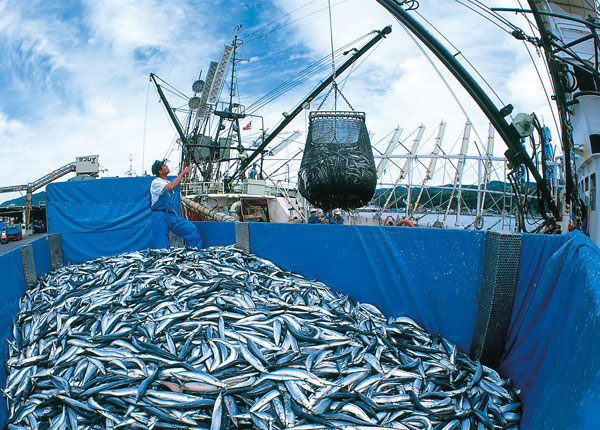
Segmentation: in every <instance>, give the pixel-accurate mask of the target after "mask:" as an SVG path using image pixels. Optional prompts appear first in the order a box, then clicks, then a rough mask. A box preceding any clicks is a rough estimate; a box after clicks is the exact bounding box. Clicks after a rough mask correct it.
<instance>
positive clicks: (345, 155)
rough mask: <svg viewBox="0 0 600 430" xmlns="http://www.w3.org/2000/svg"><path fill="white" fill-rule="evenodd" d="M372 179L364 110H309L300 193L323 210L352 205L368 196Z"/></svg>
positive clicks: (361, 202) (354, 205) (375, 180)
mask: <svg viewBox="0 0 600 430" xmlns="http://www.w3.org/2000/svg"><path fill="white" fill-rule="evenodd" d="M376 183H377V174H376V171H375V161H374V160H373V151H372V149H371V141H370V139H369V133H368V131H367V126H366V124H365V114H364V112H354V111H351V112H350V111H348V112H311V113H310V117H309V129H308V136H307V139H306V146H305V147H304V155H303V157H302V163H301V165H300V170H299V171H298V189H299V191H300V194H302V196H303V197H304V198H306V199H307V200H308V201H309V202H310V203H312V204H313V205H314V206H317V207H320V208H322V209H323V210H326V211H327V210H331V209H333V208H342V209H355V208H358V207H361V206H364V205H365V204H367V203H368V202H369V201H370V200H371V198H372V197H373V194H374V192H375V186H376Z"/></svg>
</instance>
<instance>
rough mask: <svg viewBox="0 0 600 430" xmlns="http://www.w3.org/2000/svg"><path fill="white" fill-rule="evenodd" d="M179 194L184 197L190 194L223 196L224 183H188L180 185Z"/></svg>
mask: <svg viewBox="0 0 600 430" xmlns="http://www.w3.org/2000/svg"><path fill="white" fill-rule="evenodd" d="M181 193H182V194H183V195H184V196H188V195H192V194H224V193H225V183H224V182H214V181H213V182H203V181H190V182H185V183H182V184H181Z"/></svg>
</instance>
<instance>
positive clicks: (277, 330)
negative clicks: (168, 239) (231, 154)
mask: <svg viewBox="0 0 600 430" xmlns="http://www.w3.org/2000/svg"><path fill="white" fill-rule="evenodd" d="M13 333H14V337H15V342H13V343H11V344H10V345H11V346H10V348H9V358H8V360H7V369H8V373H7V374H8V376H7V384H6V387H5V388H4V390H3V393H4V395H5V396H6V398H7V401H8V409H9V418H8V424H10V425H11V428H25V427H26V428H40V429H46V428H49V426H50V427H51V428H77V429H105V428H149V427H153V428H195V427H197V428H211V429H213V428H214V429H218V430H221V429H226V428H252V427H253V428H268V429H270V430H273V429H283V428H289V427H292V426H296V427H297V428H307V429H315V428H338V427H356V428H358V427H365V428H372V429H374V428H407V429H421V428H423V429H425V428H436V429H441V428H445V429H450V428H479V427H481V426H483V427H485V428H505V429H516V428H518V425H519V419H520V411H521V405H520V403H519V400H518V397H517V394H518V393H517V390H515V389H514V388H513V387H512V385H511V383H510V381H504V380H502V379H501V378H500V377H499V375H498V374H497V373H496V372H495V371H494V370H492V369H489V368H487V367H485V366H482V365H481V364H479V363H476V362H474V361H472V360H470V359H469V357H468V356H466V355H465V354H463V353H461V352H460V351H458V350H457V349H456V347H455V346H454V345H452V344H451V343H450V342H448V341H447V340H445V339H443V338H441V337H439V336H435V337H434V336H430V335H429V334H427V333H426V332H425V331H424V330H423V329H421V328H420V327H419V326H418V325H417V324H416V323H415V322H414V321H412V320H410V319H409V318H406V317H399V318H395V319H394V318H390V319H387V318H386V317H385V316H384V315H383V314H382V313H381V312H380V311H379V310H378V309H377V308H376V307H375V306H373V305H370V304H361V303H356V302H353V301H352V300H351V299H350V298H348V297H346V296H343V295H340V294H337V293H334V292H333V291H332V290H330V289H329V288H328V287H326V286H325V285H324V284H322V283H320V282H316V281H311V280H308V279H306V278H303V277H302V276H300V275H298V274H295V273H292V272H289V271H284V270H283V269H281V268H279V267H277V266H275V265H274V264H273V263H272V262H269V261H267V260H264V259H261V258H258V257H256V256H254V255H250V254H246V253H243V252H241V251H239V250H237V249H235V248H233V247H214V248H208V249H203V250H196V249H185V248H171V249H165V250H145V251H139V252H130V253H126V254H122V255H119V256H114V257H104V258H99V259H96V260H92V261H89V262H85V263H82V264H80V265H77V266H66V267H62V268H60V269H57V270H54V271H53V272H50V273H48V274H47V275H45V276H44V277H43V278H42V279H41V280H40V281H39V283H38V284H37V285H36V286H35V287H33V288H32V289H30V290H28V291H27V293H26V295H25V297H23V299H22V300H21V303H20V312H19V314H18V315H17V318H16V322H15V325H14V327H13Z"/></svg>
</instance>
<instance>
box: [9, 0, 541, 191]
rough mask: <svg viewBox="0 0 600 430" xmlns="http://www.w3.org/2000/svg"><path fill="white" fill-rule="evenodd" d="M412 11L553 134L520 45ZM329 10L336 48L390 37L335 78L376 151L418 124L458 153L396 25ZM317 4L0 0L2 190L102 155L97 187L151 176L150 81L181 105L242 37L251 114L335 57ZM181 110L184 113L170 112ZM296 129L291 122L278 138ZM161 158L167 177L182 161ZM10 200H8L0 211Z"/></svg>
mask: <svg viewBox="0 0 600 430" xmlns="http://www.w3.org/2000/svg"><path fill="white" fill-rule="evenodd" d="M420 3H421V7H420V8H419V11H418V12H419V13H420V14H421V15H422V16H424V17H426V18H427V20H428V21H430V22H431V23H432V24H433V25H434V26H435V29H437V30H440V31H441V32H442V33H443V34H444V35H445V36H446V37H448V39H449V40H451V41H452V42H453V43H455V44H456V46H457V47H458V49H459V50H460V52H461V56H462V55H464V56H465V57H467V58H468V59H469V61H471V62H472V63H473V64H475V66H476V67H477V68H478V70H479V71H480V72H481V73H482V74H483V76H485V78H486V80H487V81H489V82H490V83H492V84H493V85H494V87H495V89H496V90H497V91H498V93H499V94H500V96H501V97H502V98H503V101H504V102H505V103H509V102H510V103H512V104H513V105H515V108H516V111H518V112H534V111H535V112H537V113H538V115H540V116H541V117H542V118H543V119H544V120H546V122H551V115H550V111H549V109H548V107H547V105H546V102H545V100H544V95H543V92H542V91H541V87H540V84H539V82H537V78H536V76H535V71H534V70H533V69H532V68H531V67H530V65H529V64H528V58H529V57H528V54H527V51H526V50H525V49H524V47H523V44H521V43H519V42H517V41H516V40H515V39H514V38H511V37H509V36H507V35H506V33H504V32H502V31H500V29H498V28H497V27H496V26H494V25H491V24H490V23H489V22H488V21H486V20H484V19H483V18H481V16H478V15H476V14H473V13H471V12H469V11H468V10H467V9H465V8H464V7H462V6H460V5H459V4H457V3H456V2H453V1H449V0H422V1H421V2H420ZM496 3H498V2H496ZM500 3H502V6H511V5H516V3H517V2H516V1H512V0H511V1H508V0H506V1H502V2H500ZM331 4H332V22H333V39H334V46H335V47H336V48H338V47H340V46H343V45H345V44H346V43H349V42H350V41H352V40H354V39H357V38H358V37H361V36H363V35H365V34H366V33H368V32H369V31H371V30H374V29H381V28H383V27H384V26H386V25H392V27H393V33H392V34H391V35H390V36H389V37H388V39H387V40H385V41H384V42H383V43H381V44H380V46H379V47H378V48H377V49H375V50H374V51H373V52H372V54H371V55H369V56H368V58H366V60H364V62H362V64H361V66H360V68H358V69H356V71H354V72H353V73H352V75H351V76H350V77H349V78H348V79H347V81H344V80H343V78H342V81H343V83H342V85H343V91H344V94H345V95H346V96H347V97H348V99H349V100H350V101H351V103H352V104H353V106H354V107H355V108H356V109H357V110H362V111H365V112H366V113H367V123H368V126H369V128H370V130H371V131H372V132H373V133H374V138H373V143H377V142H378V141H379V140H380V139H382V138H384V137H385V136H386V135H388V134H389V133H390V132H391V131H392V130H393V129H394V128H395V127H396V126H397V125H401V126H402V127H404V128H405V130H406V131H405V136H408V135H409V134H410V133H411V132H413V131H414V130H415V129H416V127H418V126H419V125H420V124H421V123H423V124H425V125H426V126H427V127H428V129H427V132H426V135H427V136H430V135H431V134H432V133H433V132H434V131H435V127H436V126H437V124H439V122H440V120H441V119H444V120H445V121H447V122H448V128H447V134H446V136H447V137H446V140H447V145H448V151H447V152H449V153H451V152H452V151H454V152H456V142H457V140H458V139H459V136H460V133H461V131H462V128H463V126H464V122H465V121H466V118H465V116H464V114H463V113H462V112H461V108H460V107H459V106H458V105H457V103H456V101H455V99H454V96H453V95H452V93H451V92H450V91H449V90H448V88H447V87H446V85H445V84H444V82H443V81H442V79H440V77H439V76H438V74H437V73H436V71H435V69H434V68H433V67H431V65H430V64H429V62H428V60H427V59H426V58H425V57H424V56H423V55H422V54H421V53H420V51H419V50H418V49H417V48H416V46H415V44H414V43H413V41H412V40H411V39H410V38H409V37H408V35H407V34H406V32H405V31H404V30H403V29H402V28H401V26H400V24H399V23H397V22H395V21H394V19H393V17H392V16H391V15H389V14H388V13H387V12H386V11H385V10H384V9H383V8H382V7H381V6H379V5H378V4H377V3H376V2H375V1H368V0H331ZM487 4H490V5H493V4H494V2H492V1H488V2H487ZM327 5H328V2H327V0H288V1H283V0H258V1H225V0H220V1H205V0H176V1H175V0H160V1H159V0H143V1H142V0H107V1H101V2H98V1H85V0H84V1H69V0H56V1H52V2H47V1H28V2H24V1H21V0H0V84H1V85H0V159H1V160H2V165H3V169H1V170H0V186H5V185H16V184H24V183H27V182H29V181H33V180H35V179H37V178H39V177H40V176H42V175H44V174H46V173H49V172H50V171H52V170H53V169H55V168H57V167H59V166H62V165H64V164H67V163H69V162H72V161H75V157H76V156H79V155H91V154H99V155H100V164H101V166H102V167H103V168H104V169H106V171H105V172H104V173H103V176H124V175H125V174H126V172H127V171H128V170H129V168H130V158H131V159H132V167H133V171H134V172H135V173H137V174H141V173H143V170H149V165H150V164H151V163H152V161H153V160H154V159H156V158H161V157H163V156H164V155H165V154H167V151H168V149H169V148H170V147H171V146H172V143H173V141H174V139H175V133H174V131H173V128H172V126H171V125H170V123H169V121H168V119H167V118H166V114H165V112H164V109H163V107H162V105H161V104H160V103H159V102H158V96H157V94H156V91H155V90H154V88H153V87H150V83H149V80H148V76H149V74H150V72H154V73H156V74H157V75H158V76H160V77H161V78H162V79H164V80H165V81H167V82H169V83H170V84H172V85H173V86H174V87H176V88H177V89H179V90H180V91H182V92H184V93H185V94H186V95H191V83H192V82H193V81H194V80H195V79H196V78H197V76H198V73H199V72H200V71H201V70H203V71H204V73H206V69H207V68H208V64H209V62H210V61H216V60H217V59H218V57H219V54H220V52H221V50H222V48H223V45H224V44H227V43H230V42H231V40H232V39H233V35H234V32H235V27H236V26H238V25H240V24H241V25H242V29H241V30H240V32H239V34H240V37H241V38H242V40H244V45H243V46H242V48H241V49H240V51H239V55H240V57H241V58H244V59H247V60H249V61H247V62H244V63H242V64H241V66H240V73H239V80H238V84H239V87H238V90H239V100H240V101H241V102H242V103H243V104H246V105H249V104H251V103H252V102H253V101H255V100H257V99H258V98H259V97H261V96H262V95H263V94H264V93H265V92H267V91H269V90H270V89H272V88H274V87H275V86H277V85H278V84H280V83H281V82H283V81H284V80H285V79H287V78H289V77H290V76H292V75H293V74H295V73H296V72H298V71H299V70H301V69H302V68H304V67H306V66H308V65H309V64H311V63H313V62H314V61H316V60H318V59H320V58H322V57H323V56H325V55H327V54H328V53H329V52H330V51H331V45H330V28H329V15H328V11H327ZM507 18H510V19H513V18H515V17H514V16H507ZM419 19H421V18H419ZM432 28H433V27H430V29H432ZM534 55H535V53H534ZM327 73H328V70H326V71H325V72H324V74H323V76H320V77H319V78H317V77H314V78H312V79H311V80H309V81H307V82H306V83H305V84H304V85H303V86H300V87H299V88H296V89H295V90H294V91H292V92H290V93H288V94H287V95H286V96H284V97H282V98H280V99H278V100H276V101H275V102H273V103H271V104H269V105H268V106H266V107H265V108H264V109H263V110H262V111H261V114H262V115H263V116H264V118H265V125H266V126H267V127H273V126H274V125H275V124H276V123H277V122H278V121H279V119H280V118H281V112H284V111H289V110H290V109H291V108H292V107H293V106H295V104H296V103H297V102H298V101H299V100H300V99H301V98H302V97H303V96H304V95H305V94H306V93H307V92H308V91H309V90H310V89H312V87H314V85H315V84H316V83H317V82H318V79H322V78H324V77H325V76H326V74H327ZM441 73H442V75H443V76H445V79H447V81H448V82H449V85H451V87H452V88H453V91H454V92H455V94H456V97H458V98H459V99H460V100H461V103H463V106H464V108H465V110H466V111H467V112H469V119H470V120H471V121H472V122H473V123H474V124H475V125H476V128H477V129H478V136H480V137H481V140H485V138H486V135H487V120H486V119H485V118H484V117H483V115H482V114H481V113H480V112H479V111H478V109H477V108H476V106H475V105H474V104H473V102H472V101H470V100H469V98H468V97H467V96H466V95H465V94H464V92H463V91H462V90H461V89H460V87H459V86H458V85H457V84H456V82H454V80H453V79H452V78H451V77H450V76H449V75H448V73H447V72H444V71H442V72H441ZM542 73H543V71H542ZM147 100H148V102H147ZM178 103H179V104H184V103H185V102H184V101H181V100H178V99H176V98H174V99H172V104H174V105H178ZM497 104H498V106H500V105H501V104H500V102H497ZM305 127H306V123H305V118H302V117H299V118H298V120H297V121H296V122H295V123H294V124H292V125H290V127H289V128H288V130H287V131H288V132H291V131H292V130H300V131H304V130H305ZM252 132H253V133H254V132H255V130H253V131H252ZM284 136H285V135H284ZM247 137H250V136H247ZM301 139H302V138H301ZM386 143H387V141H384V142H383V143H379V144H378V145H379V147H380V149H383V148H384V147H385V146H386ZM496 148H497V154H501V153H502V152H503V151H504V145H503V144H502V143H501V142H499V141H498V142H497V144H496ZM474 151H475V152H476V149H474ZM397 153H400V150H399V151H398V152H397ZM167 155H169V157H170V159H171V160H175V161H174V162H173V163H172V164H173V165H176V164H177V163H176V160H177V159H178V155H177V154H176V153H171V154H167ZM17 196H18V194H5V195H4V196H0V201H4V200H8V199H9V198H14V197H17Z"/></svg>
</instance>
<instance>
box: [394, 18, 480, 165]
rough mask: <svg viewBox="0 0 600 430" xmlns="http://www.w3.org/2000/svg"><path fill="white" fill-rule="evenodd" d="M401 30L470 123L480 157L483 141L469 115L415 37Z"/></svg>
mask: <svg viewBox="0 0 600 430" xmlns="http://www.w3.org/2000/svg"><path fill="white" fill-rule="evenodd" d="M402 28H404V30H405V31H406V33H407V34H408V36H409V37H410V38H411V39H412V41H413V43H414V44H415V45H416V46H417V48H419V50H420V51H421V53H422V54H423V55H424V56H425V58H426V59H427V61H428V62H429V64H430V65H431V66H432V67H433V69H434V70H435V72H436V73H437V74H438V76H439V77H440V79H441V80H442V82H443V83H444V85H445V86H446V88H447V89H448V91H449V92H450V94H451V95H452V97H453V98H454V100H455V101H456V103H457V104H458V107H459V108H460V110H461V111H462V113H463V115H464V116H465V118H467V120H468V121H469V122H470V123H471V125H472V129H473V131H474V133H475V136H476V137H477V139H478V140H479V142H480V143H478V142H477V141H475V148H476V149H477V152H478V153H479V155H481V150H480V148H479V144H482V143H483V139H481V137H480V136H479V132H478V131H477V128H476V127H475V126H474V125H473V121H471V119H470V117H469V114H468V113H467V111H466V110H465V108H464V106H463V105H462V103H461V101H460V100H459V98H458V96H457V95H456V93H455V92H454V90H453V89H452V87H451V86H450V84H449V83H448V81H447V80H446V78H445V77H444V75H442V73H441V72H440V70H439V68H438V67H437V66H436V65H435V63H434V62H433V60H432V59H431V56H430V55H429V54H428V53H427V51H425V49H424V48H423V47H422V46H421V44H420V43H419V42H418V41H417V39H416V37H415V36H413V34H412V33H411V32H410V31H409V30H408V29H407V28H405V27H404V26H403V27H402ZM487 157H488V161H489V157H490V155H489V154H488V155H487Z"/></svg>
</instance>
